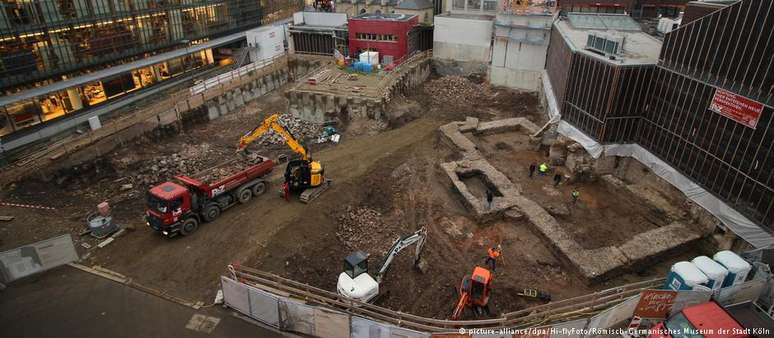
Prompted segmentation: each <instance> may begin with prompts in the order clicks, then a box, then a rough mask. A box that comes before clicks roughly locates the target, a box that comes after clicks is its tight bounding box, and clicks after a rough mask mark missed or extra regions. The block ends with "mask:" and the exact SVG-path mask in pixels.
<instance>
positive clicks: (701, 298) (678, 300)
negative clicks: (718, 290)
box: [669, 290, 712, 314]
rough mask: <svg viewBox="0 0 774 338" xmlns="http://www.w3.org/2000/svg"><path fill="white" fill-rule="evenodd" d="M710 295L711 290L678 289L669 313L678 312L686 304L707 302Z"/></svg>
mask: <svg viewBox="0 0 774 338" xmlns="http://www.w3.org/2000/svg"><path fill="white" fill-rule="evenodd" d="M711 297H712V291H711V290H694V291H680V292H678V293H677V296H676V297H675V300H674V303H673V304H672V309H671V310H669V313H670V314H675V313H677V312H680V311H681V310H682V309H683V308H685V307H686V306H691V305H696V304H701V303H705V302H708V301H709V300H710V298H711Z"/></svg>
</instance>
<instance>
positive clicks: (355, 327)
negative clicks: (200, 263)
mask: <svg viewBox="0 0 774 338" xmlns="http://www.w3.org/2000/svg"><path fill="white" fill-rule="evenodd" d="M764 270H765V271H764V273H760V274H757V275H756V277H754V278H753V279H751V280H750V281H747V282H745V283H742V284H740V285H736V286H733V287H729V288H724V289H722V290H721V291H720V292H717V291H716V292H713V291H712V290H709V289H702V290H692V291H672V290H659V289H656V288H658V287H660V286H661V285H663V282H664V280H663V279H655V280H649V281H644V282H638V283H633V284H628V285H622V286H618V287H615V288H611V289H607V290H602V291H599V292H595V293H592V294H589V295H584V296H580V297H575V298H570V299H565V300H561V301H557V302H551V303H548V304H544V305H540V306H535V307H531V308H527V309H522V310H519V311H514V312H509V313H503V314H501V315H500V316H499V317H498V318H492V319H484V320H467V321H451V320H444V319H435V318H426V317H420V316H415V315H411V314H408V313H402V312H398V311H393V310H390V309H386V308H383V307H380V306H376V305H373V304H368V303H362V302H359V301H354V300H350V299H347V298H344V297H342V296H339V295H338V294H336V293H334V292H330V291H326V290H322V289H319V288H315V287H313V286H310V285H307V284H303V283H300V282H297V281H293V280H290V279H286V278H283V277H280V276H277V275H274V274H271V273H268V272H263V271H259V270H255V269H250V268H246V267H240V266H229V271H230V272H231V273H230V276H223V277H221V285H222V289H223V295H224V302H225V304H226V305H227V306H229V307H231V308H233V309H235V310H237V311H239V312H241V313H243V314H245V315H247V316H249V317H251V318H253V319H255V320H258V321H260V322H262V323H264V324H267V325H270V326H272V327H274V328H277V329H279V330H282V331H289V332H296V333H302V334H306V335H310V336H318V337H368V338H373V337H385V338H386V337H412V338H413V337H444V336H445V337H449V336H453V337H477V336H482V335H488V336H491V335H492V334H495V335H499V336H501V337H514V336H521V335H531V336H540V337H581V338H586V337H596V336H601V335H610V334H613V335H619V334H620V333H623V332H624V330H626V329H627V327H629V325H627V324H630V321H631V320H632V318H637V319H636V322H637V323H638V324H637V325H636V326H639V325H640V324H639V321H640V320H643V321H642V326H641V328H648V327H649V325H650V324H652V323H655V322H656V321H659V320H663V319H665V318H667V317H668V316H669V315H670V314H674V313H676V312H678V311H680V310H682V309H683V308H685V307H687V306H691V305H695V304H701V303H704V302H707V301H709V300H710V299H713V298H714V299H715V301H717V302H718V303H720V304H722V305H733V304H740V303H746V302H752V301H755V300H757V299H758V297H759V296H760V295H761V294H762V293H763V292H764V290H765V289H766V287H767V285H768V283H770V282H771V281H770V274H768V273H765V272H768V270H767V269H764ZM762 271H763V270H762ZM636 326H635V327H636Z"/></svg>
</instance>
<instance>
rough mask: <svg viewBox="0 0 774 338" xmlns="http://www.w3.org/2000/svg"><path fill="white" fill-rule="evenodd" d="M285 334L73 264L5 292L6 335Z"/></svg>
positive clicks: (1, 321)
mask: <svg viewBox="0 0 774 338" xmlns="http://www.w3.org/2000/svg"><path fill="white" fill-rule="evenodd" d="M186 326H188V327H191V328H187V327H186ZM213 326H214V327H213ZM192 328H193V329H192ZM210 329H211V331H210ZM207 331H210V332H209V333H208V332H207ZM281 335H282V334H281V333H279V332H277V331H273V330H271V329H268V328H264V327H261V326H257V325H254V324H252V323H249V322H247V321H245V320H242V319H240V318H236V317H235V316H234V315H233V311H231V310H228V309H224V308H223V307H221V306H213V307H210V308H203V309H199V310H194V309H192V308H189V307H185V306H182V305H179V304H176V303H173V302H169V301H167V300H164V299H161V298H158V297H156V296H153V295H150V294H147V293H144V292H142V291H139V290H136V289H133V288H130V287H127V286H124V285H122V284H119V283H115V282H113V281H110V280H107V279H105V278H101V277H98V276H94V275H91V274H89V273H86V272H83V271H80V270H77V269H75V268H72V267H69V266H64V267H61V268H57V269H54V270H51V271H48V272H45V273H43V274H41V275H36V276H32V277H28V278H25V279H23V280H20V281H19V282H17V283H14V284H12V285H10V286H9V287H8V288H7V289H5V290H4V291H0V336H2V337H15V338H25V337H30V338H32V337H35V338H44V337H73V338H75V337H78V338H89V337H94V338H103V337H116V338H121V337H126V338H135V337H149V338H150V337H159V338H168V337H214V338H220V337H223V338H226V337H248V336H249V337H277V336H281Z"/></svg>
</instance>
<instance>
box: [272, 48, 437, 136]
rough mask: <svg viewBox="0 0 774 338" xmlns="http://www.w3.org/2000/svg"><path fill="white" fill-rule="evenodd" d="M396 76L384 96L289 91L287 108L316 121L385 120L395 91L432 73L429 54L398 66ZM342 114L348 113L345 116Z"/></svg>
mask: <svg viewBox="0 0 774 338" xmlns="http://www.w3.org/2000/svg"><path fill="white" fill-rule="evenodd" d="M399 68H400V69H399V70H398V71H396V73H395V74H393V75H391V76H394V78H393V79H391V80H389V82H388V83H387V84H386V85H385V87H384V88H383V89H382V92H383V94H382V96H380V97H373V96H362V95H354V94H353V95H344V94H335V93H327V92H316V91H308V90H291V91H288V93H287V96H288V102H289V103H288V111H289V112H290V113H291V114H294V115H296V116H299V117H301V118H302V119H304V120H307V121H312V122H316V123H323V122H325V121H328V120H331V119H335V118H339V119H348V120H352V119H372V120H378V121H386V120H387V115H386V107H387V104H388V103H389V102H390V100H391V99H392V97H394V96H395V95H405V94H408V93H409V91H411V90H413V89H414V88H417V87H418V86H419V85H421V84H422V83H423V82H424V81H425V80H426V79H427V77H428V76H430V73H431V65H430V60H429V58H427V57H424V58H423V59H421V60H419V61H416V62H412V61H407V62H406V63H404V64H403V65H401V66H400V67H399ZM341 114H345V115H344V116H342V115H341Z"/></svg>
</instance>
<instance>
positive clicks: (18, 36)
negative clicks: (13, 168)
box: [0, 0, 303, 144]
mask: <svg viewBox="0 0 774 338" xmlns="http://www.w3.org/2000/svg"><path fill="white" fill-rule="evenodd" d="M302 4H303V3H302V2H301V1H294V0H283V1H276V3H275V1H264V2H263V4H262V3H261V1H259V0H24V1H21V0H18V1H17V0H9V1H3V2H2V3H0V91H2V92H3V95H4V96H5V97H3V98H2V100H0V101H2V105H0V136H3V135H7V134H11V133H16V132H19V131H21V130H23V129H26V128H29V127H32V126H36V125H39V124H41V123H45V122H48V121H51V120H55V119H58V118H61V117H63V116H66V115H68V114H77V113H78V112H80V111H84V110H88V109H89V108H91V107H93V106H96V105H100V104H105V103H106V102H108V101H110V100H113V99H115V98H117V97H120V96H122V95H125V94H128V93H131V92H134V91H139V90H142V89H144V88H148V87H151V86H154V85H156V84H159V83H161V82H164V81H166V80H168V79H170V78H173V77H176V76H178V75H180V74H183V73H188V72H191V71H193V70H196V69H201V68H206V67H212V66H214V65H216V64H218V63H219V62H221V60H226V59H228V60H230V59H231V55H229V50H223V52H224V53H219V52H218V49H217V48H201V47H202V46H206V45H207V43H208V42H211V41H214V39H216V38H220V37H226V36H233V37H234V38H233V39H226V40H222V42H223V43H222V44H220V45H219V46H220V47H222V46H223V45H225V44H228V43H235V42H237V40H238V39H237V37H238V33H237V32H241V31H244V30H247V29H249V28H253V27H257V26H259V25H261V23H262V21H263V22H265V21H266V20H267V16H270V15H275V16H276V15H277V13H276V12H277V11H279V10H280V9H282V8H284V7H299V8H300V7H301V6H302ZM267 8H272V9H271V10H268V11H267ZM290 13H292V9H291V10H290V11H287V16H289V15H290ZM241 39H242V40H241V41H243V40H244V38H243V37H241ZM239 44H240V43H238V42H237V43H236V45H237V46H238V45H239ZM197 46H198V47H197ZM212 47H218V46H212ZM159 55H166V57H164V58H163V60H159V61H160V62H157V63H155V64H147V62H145V61H146V60H152V59H151V57H155V56H159ZM133 63H138V66H137V67H130V68H131V69H126V70H125V71H122V72H121V73H116V72H109V71H106V70H108V69H117V68H115V67H116V66H119V65H131V64H133ZM139 64H141V65H139ZM99 74H106V76H105V77H102V78H95V77H96V75H99ZM85 77H89V78H91V79H92V80H93V81H90V82H88V83H83V81H77V79H83V78H85ZM70 82H72V83H74V85H73V86H68V87H66V88H65V87H64V86H62V85H60V84H61V83H70ZM46 88H51V90H50V91H49V90H46ZM30 93H34V94H33V95H29V94H30ZM0 144H1V143H0Z"/></svg>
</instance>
